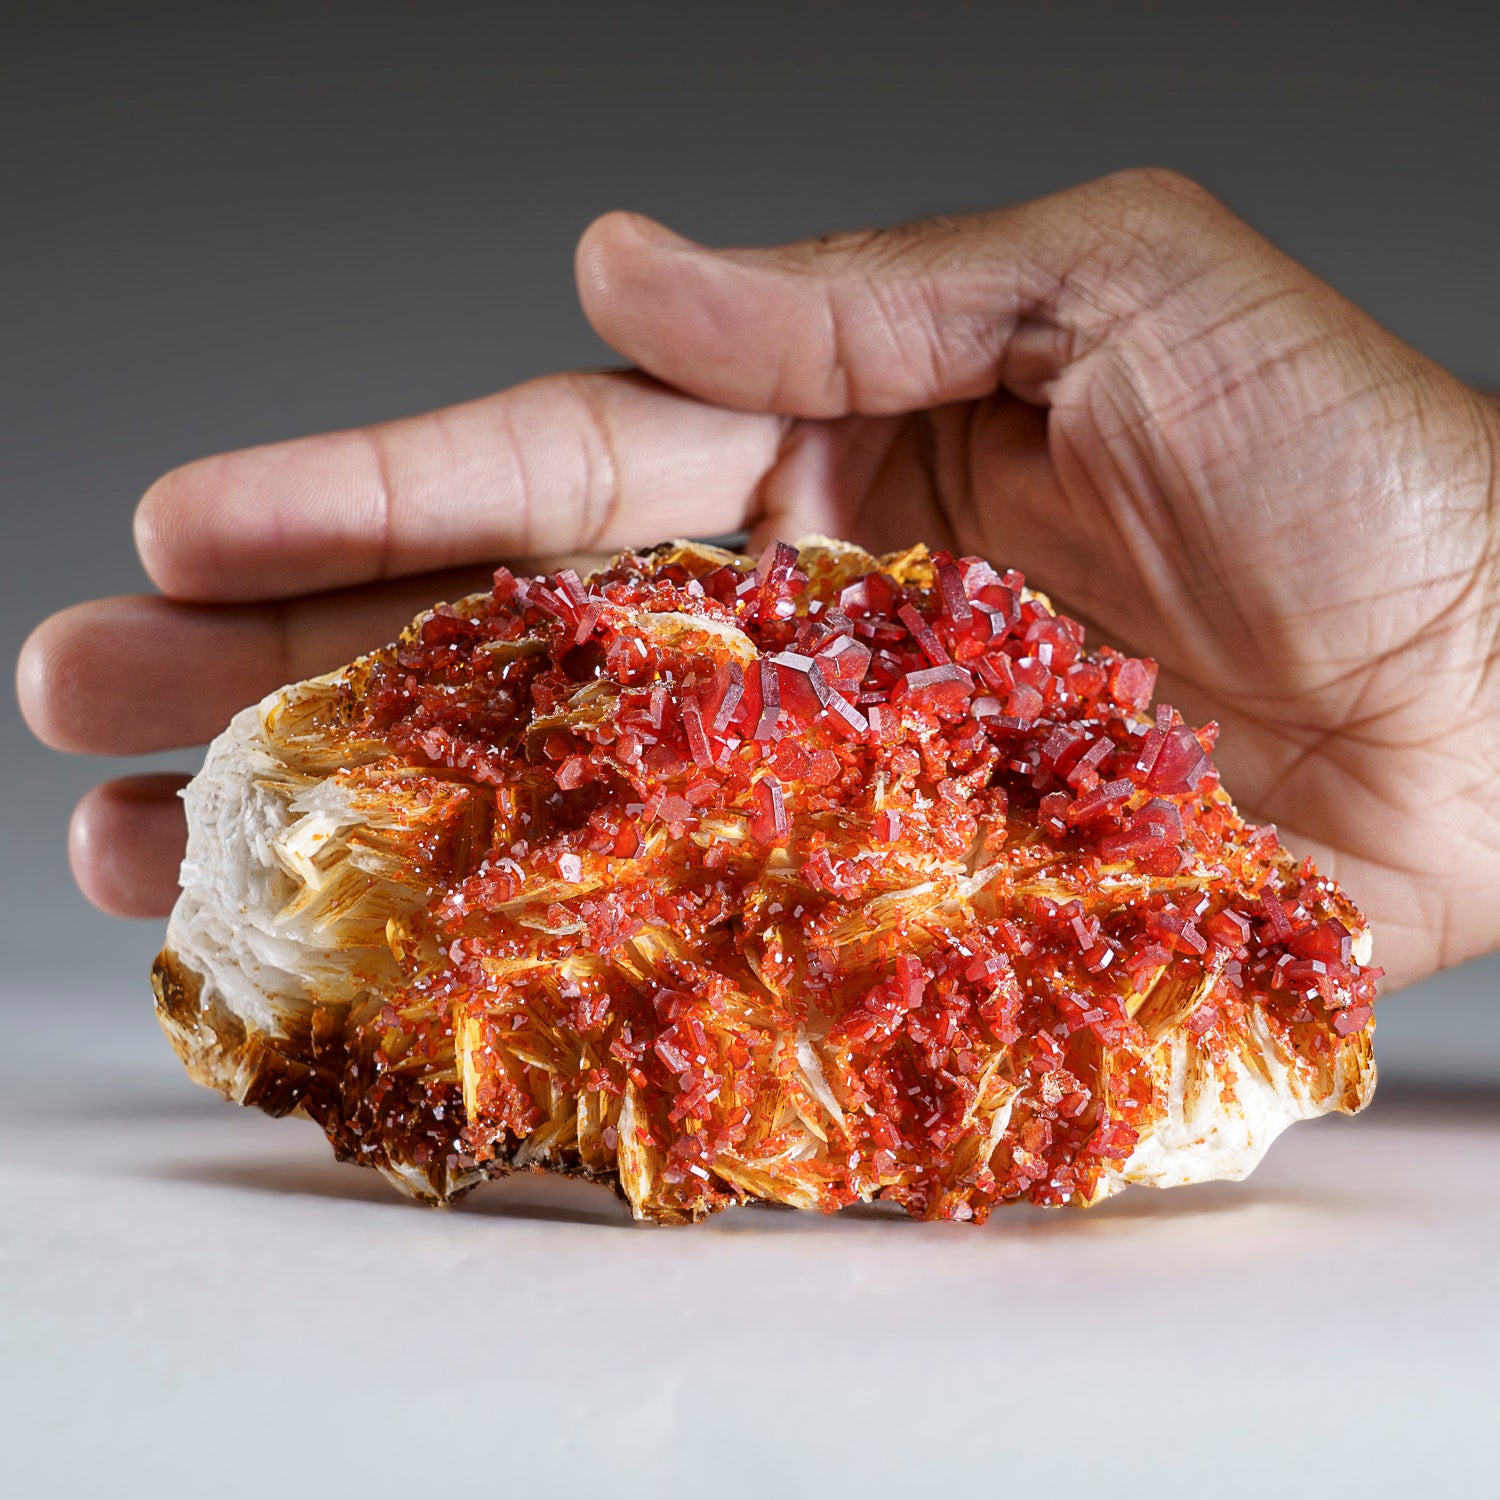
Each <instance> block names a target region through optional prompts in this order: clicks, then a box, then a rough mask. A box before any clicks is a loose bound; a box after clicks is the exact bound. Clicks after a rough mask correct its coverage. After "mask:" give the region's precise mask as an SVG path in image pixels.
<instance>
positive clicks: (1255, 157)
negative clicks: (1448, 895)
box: [0, 0, 1500, 1081]
mask: <svg viewBox="0 0 1500 1500" xmlns="http://www.w3.org/2000/svg"><path fill="white" fill-rule="evenodd" d="M1497 50H1500V8H1497V7H1496V6H1495V5H1494V4H1478V3H1475V4H1469V5H1441V4H1432V5H1423V6H1410V7H1396V6H1371V5H1363V6H1332V5H1317V4H1302V5H1281V4H1268V3H1263V4H1257V5H1253V6H1243V7H1241V6H1236V7H1234V8H1233V11H1232V12H1231V11H1230V10H1229V9H1228V8H1227V7H1220V6H1214V5H1202V4H1194V5H1163V6H1139V5H1118V6H1104V5H1094V6H1076V5H1075V6H1063V5H1046V4H1041V3H1037V0H1032V3H1029V4H1025V5H1011V4H1001V3H991V4H987V5H962V4H927V5H923V6H920V7H918V6H916V5H912V6H895V5H875V4H869V3H866V4H863V5H833V4H810V5H801V6H776V5H769V4H762V5H755V6H743V5H734V6H716V5H705V4H698V5H684V6H676V5H652V6H645V7H631V6H604V5H597V6H591V5H576V4H575V5H557V6H553V7H550V8H533V7H531V6H527V7H525V9H524V10H522V9H521V8H519V7H515V6H508V5H504V4H494V5H490V6H476V7H458V6H443V5H428V6H417V5H391V4H379V5H377V4H365V5H359V6H348V7H344V8H335V7H325V6H314V5H310V4H304V5H300V6H296V7H287V8H283V9H277V8H274V7H267V6H256V7H254V13H253V14H252V13H251V9H250V8H249V7H235V6H228V7H224V6H219V7H215V6H191V7H189V6H184V7H180V8H175V9H173V8H165V7H156V6H118V5H116V6H107V5H82V6H78V5H53V6H47V7H41V6H17V5H14V4H12V5H7V6H6V7H4V13H3V17H0V141H3V142H4V151H3V154H0V216H3V217H0V224H3V230H0V329H3V331H0V505H3V507H4V538H5V540H4V546H3V548H0V642H3V645H4V648H5V651H6V652H7V654H9V656H10V657H11V658H12V659H13V658H14V653H15V651H16V650H17V649H18V648H19V646H20V643H21V641H22V639H23V638H24V635H25V633H26V631H27V630H28V628H29V627H30V626H31V624H32V623H34V621H35V620H36V619H37V618H39V617H40V616H41V615H42V614H43V613H45V612H47V611H49V610H51V609H53V608H57V607H60V606H62V605H65V604H68V603H72V602H74V601H76V600H80V599H83V598H87V597H89V596H91V595H95V594H101V593H121V592H128V591H131V590H134V589H138V588H141V587H144V586H145V582H144V578H143V576H142V574H141V572H140V569H139V566H138V564H137V562H136V560H135V557H134V554H133V552H132V549H131V545H130V515H131V510H132V507H133V505H134V503H135V500H136V498H137V496H138V494H139V493H140V491H141V490H142V489H143V488H144V486H145V485H146V484H147V483H148V482H149V481H150V480H151V479H152V478H153V477H155V476H156V475H157V474H158V473H160V472H161V471H163V470H165V469H167V468H169V467H171V466H173V465H175V464H177V463H180V462H182V461H184V460H185V459H188V458H192V457H195V456H198V455H200V454H204V453H209V452H212V451H214V450H217V449H221V448H226V447H231V446H239V445H242V444H247V443H255V442H260V441H264V440H267V439H273V438H280V437H286V436H291V435H294V434H298V433H304V432H311V431H315V430H317V429H320V428H325V427H331V426H341V425H346V424H351V423H361V422H366V421H371V420H376V419H380V418H385V417H392V416H397V415H400V414H403V413H406V412H411V411H417V410H421V409H423V408H427V407H431V406H436V405H440V404H443V403H446V402H450V401H455V400H460V399H463V398H466V397H469V396H473V395H477V394H480V393H482V392H485V391H488V390H492V389H494V388H497V387H499V386H503V385H506V384H509V383H511V382H514V381H518V380H521V379H524V378H526V377H529V376H532V375H536V374H540V373H543V372H546V371H549V370H555V369H560V368H566V367H569V366H575V365H580V364H582V365H589V364H598V363H602V362H606V361H607V360H608V355H607V353H606V351H605V350H604V349H603V348H602V347H601V346H600V345H599V343H598V342H597V341H596V340H595V339H594V337H593V336H592V335H591V333H590V332H589V330H588V329H587V327H586V325H585V324H584V321H583V318H582V316H581V315H580V313H579V311H578V309H577V306H576V303H575V299H574V293H573V285H572V272H571V252H572V247H573V243H574V241H575V238H576V236H577V234H578V232H579V231H580V230H581V229H582V227H583V226H584V225H585V224H586V223H587V222H588V220H589V219H590V218H591V217H593V216H594V215H595V214H597V213H599V212H601V211H603V210H605V209H608V208H613V207H618V206H625V207H632V208H638V209H642V210H645V211H647V212H650V213H653V214H655V215H657V216H659V217H662V218H664V219H665V220H666V221H667V222H669V223H671V224H673V225H675V226H677V227H679V228H680V229H682V230H683V231H685V232H687V233H689V234H692V235H695V236H697V237H700V238H703V239H705V240H708V241H711V242H725V243H727V242H766V241H774V240H777V239H783V238H791V237H800V236H804V235H809V234H815V233H820V232H823V231H826V230H830V229H843V228H855V227H859V226H863V225H866V224H870V223H885V222H893V221H899V220H903V219H907V218H912V217H917V216H921V215H926V214H931V213H939V212H953V211H961V210H965V209H977V208H982V207H988V206H993V205H997V204H1001V203H1005V202H1008V201H1012V200H1016V199H1022V198H1026V197H1031V196H1034V195H1037V194H1040V193H1044V192H1047V191H1050V190H1052V189H1056V188H1060V187H1063V186H1066V185H1068V184H1071V183H1074V182H1078V181H1081V180H1084V179H1086V178H1090V177H1093V176H1097V175H1099V174H1101V173H1104V172H1107V171H1110V170H1112V169H1115V168H1118V167H1123V166H1128V165H1135V164H1143V163H1154V164H1162V165H1169V166H1173V167H1176V168H1179V169H1181V170H1183V171H1185V172H1188V173H1189V174H1191V175H1193V176H1195V177H1197V178H1198V179H1199V180H1201V181H1203V182H1204V183H1206V184H1207V185H1208V186H1210V187H1211V188H1213V189H1214V190H1215V191H1217V192H1218V193H1219V194H1220V195H1221V196H1222V197H1224V198H1225V199H1226V200H1227V201H1228V202H1229V203H1230V204H1231V205H1232V206H1233V207H1234V208H1235V209H1236V210H1238V211H1239V212H1240V213H1242V214H1243V215H1244V216H1245V217H1246V218H1247V219H1249V220H1250V221H1251V222H1252V223H1254V224H1255V225H1257V226H1258V227H1259V228H1260V229H1262V230H1263V231H1264V232H1266V233H1267V234H1268V235H1270V236H1271V237H1272V238H1273V239H1275V240H1276V241H1278V242H1279V243H1280V244H1281V245H1283V246H1284V247H1285V248H1286V249H1287V250H1289V251H1290V252H1292V253H1293V254H1295V255H1297V256H1298V257H1300V258H1301V259H1302V260H1304V261H1305V262H1307V263H1308V264H1309V265H1311V266H1312V267H1313V268H1315V269H1316V270H1317V271H1319V272H1320V273H1321V274H1323V275H1324V276H1326V277H1327V278H1328V279H1329V280H1330V281H1331V282H1333V283H1334V284H1335V285H1336V286H1337V287H1339V288H1340V289H1341V290H1342V291H1344V292H1345V293H1346V294H1348V295H1349V296H1351V297H1352V298H1354V299H1355V300H1356V301H1357V302H1359V303H1361V304H1362V305H1363V306H1365V307H1366V308H1368V309H1369V310H1370V311H1371V312H1372V313H1374V314H1375V315H1376V316H1377V317H1379V318H1380V319H1382V320H1383V321H1384V322H1385V323H1386V324H1388V325H1389V326H1390V327H1391V328H1393V329H1394V330H1395V331H1396V332H1397V333H1399V334H1401V335H1402V336H1403V337H1405V338H1407V339H1409V340H1410V341H1411V342H1413V343H1414V344H1416V345H1417V346H1418V347H1420V348H1421V349H1423V350H1425V351H1426V352H1427V353H1429V354H1431V355H1433V356H1434V357H1436V358H1437V359H1439V360H1441V361H1443V362H1444V363H1445V364H1447V365H1448V366H1450V367H1451V368H1452V369H1454V370H1456V371H1457V372H1459V373H1460V374H1462V375H1464V376H1466V377H1467V378H1469V379H1471V380H1474V381H1476V382H1480V383H1484V384H1487V385H1489V386H1490V387H1492V388H1500V297H1497V295H1496V289H1497V284H1500V282H1497V275H1496V272H1497V269H1500V252H1497V248H1496V247H1497V245H1500V195H1497V192H1496V166H1497V161H1496V157H1497V151H1496V147H1497V143H1500V106H1497V103H1496V98H1497V82H1496V75H1495V71H1494V64H1495V58H1496V55H1497ZM1040 581H1041V582H1042V583H1043V584H1045V582H1046V580H1045V579H1043V580H1040ZM0 757H3V762H0V763H3V768H4V775H3V778H0V786H3V793H0V795H3V860H0V882H3V884H0V914H3V916H0V921H3V924H4V925H3V931H0V942H3V951H4V953H5V955H6V958H5V963H6V969H5V980H4V986H3V988H4V992H5V995H6V996H7V1000H6V1003H7V1005H24V1006H25V1007H27V1008H28V1009H32V1008H37V1007H43V1006H56V1007H69V1006H88V1005H108V1006H111V1007H113V1008H117V1009H125V1008H130V1009H131V1011H132V1013H133V1014H137V1015H138V1016H139V1040H140V1041H141V1042H142V1044H143V1045H147V1043H146V1038H145V1033H146V1032H147V1031H148V1030H149V1029H150V1026H151V1023H150V1019H149V1006H148V1002H147V992H146V984H145V973H146V967H147V964H148V962H149V958H150V955H151V954H152V952H153V951H154V949H155V946H156V943H157V940H158V937H159V929H158V928H157V927H156V925H155V924H133V925H127V924H122V923H118V922H113V921H110V920H109V919H106V918H104V917H102V916H100V915H98V914H96V913H94V912H93V911H92V910H91V909H89V908H88V907H87V906H86V905H85V904H84V902H83V900H82V898H81V897H79V896H78V895H77V894H76V892H75V891H74V889H73V887H72V884H71V880H70V878H69V875H68V871H67V865H66V859H65V855H64V851H63V835H64V829H65V826H66V819H67V814H68V810H69V808H70V807H71V805H72V802H73V801H74V799H75V798H76V797H77V796H78V795H79V794H80V793H81V792H82V791H83V790H84V789H85V787H87V786H88V785H89V784H90V783H91V782H92V781H93V780H95V779H96V778H98V777H100V776H102V775H105V774H111V773H115V772H117V771H119V770H120V769H123V767H122V766H120V765H116V764H112V763H107V762H86V761H80V760H69V759H65V758H63V757H60V756H56V755H53V754H51V753H49V752H47V751H45V750H43V749H42V748H41V747H40V746H38V745H36V744H34V743H33V742H32V741H31V740H30V739H29V737H28V736H27V734H26V732H25V730H24V729H23V727H22V726H21V724H20V721H19V717H18V714H17V713H16V710H15V707H14V703H13V700H12V698H11V697H10V695H9V694H6V695H5V696H4V698H3V699H0ZM150 764H152V765H163V766H191V764H192V757H191V756H166V757H157V758H154V759H153V760H152V761H151V762H150ZM84 1023H85V1017H84V1016H83V1015H80V1016H79V1020H78V1024H80V1025H83V1024H84ZM1381 1027H1382V1030H1381V1042H1380V1055H1381V1057H1382V1061H1383V1064H1384V1065H1385V1066H1386V1068H1387V1071H1388V1072H1392V1071H1393V1072H1395V1073H1397V1074H1404V1075H1406V1076H1408V1077H1413V1078H1415V1077H1417V1076H1421V1075H1425V1076H1428V1077H1431V1076H1434V1075H1447V1076H1450V1077H1452V1076H1462V1077H1464V1078H1466V1079H1468V1080H1472V1081H1481V1080H1485V1079H1489V1080H1493V1079H1496V1078H1500V961H1497V960H1496V959H1493V958H1492V959H1491V960H1488V961H1485V962H1482V963H1479V964H1475V965H1471V966H1469V967H1468V968H1467V969H1465V970H1461V971H1457V972H1454V973H1451V974H1448V975H1446V976H1443V977H1441V978H1440V979H1438V980H1437V981H1435V982H1433V983H1431V984H1428V985H1426V986H1423V987H1421V988H1420V989H1418V990H1413V991H1410V992H1408V993H1407V994H1406V995H1404V996H1403V997H1402V998H1401V1000H1400V1001H1399V1002H1397V1003H1393V1004H1392V1005H1390V1006H1389V1007H1387V1008H1386V1009H1385V1010H1384V1011H1383V1012H1382V1022H1381Z"/></svg>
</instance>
